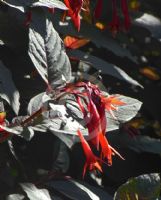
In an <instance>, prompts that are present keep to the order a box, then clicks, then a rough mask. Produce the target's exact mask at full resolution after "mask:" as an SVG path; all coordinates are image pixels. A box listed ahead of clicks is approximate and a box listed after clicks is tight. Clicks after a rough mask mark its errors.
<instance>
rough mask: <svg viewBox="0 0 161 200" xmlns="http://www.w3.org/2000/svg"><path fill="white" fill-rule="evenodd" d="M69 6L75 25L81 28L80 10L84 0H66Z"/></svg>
mask: <svg viewBox="0 0 161 200" xmlns="http://www.w3.org/2000/svg"><path fill="white" fill-rule="evenodd" d="M64 3H65V5H66V6H67V8H68V9H69V10H68V15H69V16H70V17H71V18H72V20H73V23H74V25H75V27H76V28H77V29H78V31H79V30H80V11H81V8H82V5H83V0H64Z"/></svg>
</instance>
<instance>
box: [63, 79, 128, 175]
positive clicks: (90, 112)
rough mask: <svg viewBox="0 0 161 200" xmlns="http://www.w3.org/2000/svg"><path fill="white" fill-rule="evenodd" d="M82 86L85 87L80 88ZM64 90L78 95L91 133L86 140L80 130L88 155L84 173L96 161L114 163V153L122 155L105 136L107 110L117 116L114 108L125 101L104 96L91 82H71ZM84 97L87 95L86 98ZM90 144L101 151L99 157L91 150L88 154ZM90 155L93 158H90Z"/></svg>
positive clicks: (85, 151)
mask: <svg viewBox="0 0 161 200" xmlns="http://www.w3.org/2000/svg"><path fill="white" fill-rule="evenodd" d="M80 88H84V89H83V90H79V89H80ZM64 90H65V92H67V93H71V94H73V95H74V96H75V97H76V101H77V103H78V105H79V108H80V110H81V111H82V113H83V115H84V121H85V125H86V127H87V129H88V133H89V137H88V141H86V140H85V138H84V137H83V136H82V134H81V132H80V131H79V132H78V135H79V137H80V141H81V143H82V142H83V144H82V147H83V150H84V153H85V155H86V162H85V166H84V172H83V175H84V174H85V172H86V168H87V167H88V168H89V170H92V169H94V166H95V165H94V163H95V164H96V163H97V162H98V163H99V162H100V163H101V164H102V163H103V162H106V164H108V165H112V155H114V154H116V155H118V156H119V157H121V155H120V154H119V153H118V152H117V151H116V150H115V149H114V148H113V147H111V146H110V145H109V143H108V140H107V138H106V136H105V133H106V128H107V127H108V124H107V120H106V112H105V111H107V112H109V113H111V115H112V116H113V117H114V118H116V117H115V116H114V113H113V110H117V107H118V106H122V105H125V103H124V102H122V101H120V100H119V99H118V97H116V96H107V97H106V96H104V95H103V93H102V92H101V91H100V89H99V88H98V86H96V85H94V84H91V83H90V82H88V83H84V82H78V83H76V84H69V85H67V86H66V88H65V89H64ZM82 97H86V100H85V99H84V98H82ZM83 101H84V103H85V104H86V108H85V107H84V104H83ZM85 141H86V142H85ZM88 144H91V145H93V146H94V147H95V148H96V149H97V150H98V151H101V153H100V158H99V159H98V158H97V157H95V156H93V154H92V153H91V152H90V153H89V155H88V156H87V152H88V150H87V149H89V147H87V146H88ZM85 146H86V147H85ZM85 148H86V149H85ZM90 156H91V158H89V157H90ZM121 158H122V157H121ZM122 159H123V158H122ZM90 163H91V164H90ZM89 166H91V167H89ZM95 167H96V166H95ZM97 167H98V166H97ZM97 167H96V168H97Z"/></svg>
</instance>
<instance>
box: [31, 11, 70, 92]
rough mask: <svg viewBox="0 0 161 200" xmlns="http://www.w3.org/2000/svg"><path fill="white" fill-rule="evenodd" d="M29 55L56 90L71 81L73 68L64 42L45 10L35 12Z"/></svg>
mask: <svg viewBox="0 0 161 200" xmlns="http://www.w3.org/2000/svg"><path fill="white" fill-rule="evenodd" d="M28 53H29V56H30V58H31V60H32V62H33V64H34V66H35V67H36V69H37V70H38V72H39V73H40V75H41V76H42V78H43V79H44V80H45V82H46V83H47V84H48V85H50V86H51V87H53V88H54V87H57V86H61V85H63V84H65V83H66V82H68V81H70V78H71V66H70V62H69V59H68V57H67V55H66V52H65V49H64V46H63V44H62V40H61V39H60V37H59V35H58V33H57V32H56V31H55V29H54V27H53V25H52V22H51V21H50V19H48V18H46V15H45V13H44V12H43V10H38V11H34V12H33V16H32V22H31V23H30V26H29V50H28Z"/></svg>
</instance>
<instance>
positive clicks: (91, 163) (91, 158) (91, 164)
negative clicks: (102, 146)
mask: <svg viewBox="0 0 161 200" xmlns="http://www.w3.org/2000/svg"><path fill="white" fill-rule="evenodd" d="M77 133H78V135H79V138H80V141H81V144H82V148H83V150H84V153H85V156H86V163H85V165H84V170H83V177H84V175H85V173H86V169H87V167H88V168H89V169H90V170H93V169H95V168H97V169H98V170H100V171H102V168H101V166H100V165H99V163H98V162H97V160H99V159H98V158H97V157H96V156H95V155H94V154H93V152H92V150H91V148H90V146H89V144H88V143H87V141H86V140H85V138H84V137H83V135H82V133H81V132H80V131H79V130H78V132H77Z"/></svg>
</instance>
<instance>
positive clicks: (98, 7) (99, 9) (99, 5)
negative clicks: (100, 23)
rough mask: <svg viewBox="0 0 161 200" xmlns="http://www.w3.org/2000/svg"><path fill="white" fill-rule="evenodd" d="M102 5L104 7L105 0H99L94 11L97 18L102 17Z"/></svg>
mask: <svg viewBox="0 0 161 200" xmlns="http://www.w3.org/2000/svg"><path fill="white" fill-rule="evenodd" d="M102 7H103V0H98V1H97V5H96V8H95V11H94V17H95V18H96V19H98V18H100V16H101V12H102Z"/></svg>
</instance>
